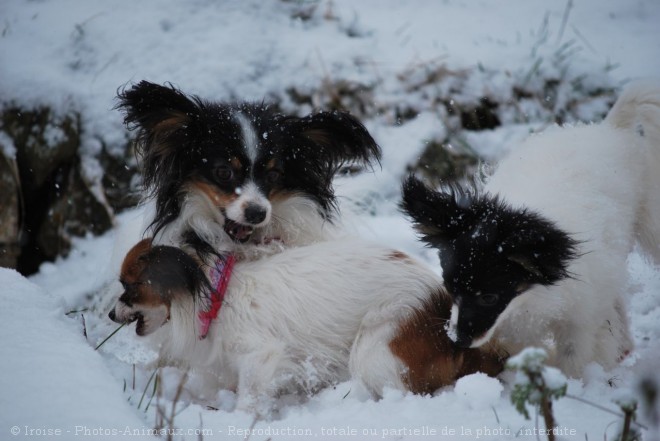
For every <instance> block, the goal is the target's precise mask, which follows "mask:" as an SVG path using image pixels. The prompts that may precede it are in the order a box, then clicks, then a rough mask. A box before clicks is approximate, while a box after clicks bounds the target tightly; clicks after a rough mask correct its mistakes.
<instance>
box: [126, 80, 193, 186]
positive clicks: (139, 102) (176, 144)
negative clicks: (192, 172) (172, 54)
mask: <svg viewBox="0 0 660 441" xmlns="http://www.w3.org/2000/svg"><path fill="white" fill-rule="evenodd" d="M118 99H119V104H118V105H117V108H118V109H119V110H121V111H122V112H123V114H124V122H125V123H126V126H127V127H128V128H129V129H131V130H136V131H137V145H136V149H137V153H138V154H139V155H140V156H141V157H142V167H143V178H144V179H145V184H146V186H147V187H151V186H152V184H155V185H158V182H157V181H158V180H159V179H167V178H172V177H174V176H172V175H173V174H175V173H176V169H177V164H178V162H179V161H178V159H177V157H178V155H180V154H183V152H182V151H181V149H180V147H181V145H184V144H186V141H187V137H188V134H189V131H190V130H191V126H193V125H195V124H196V122H197V121H198V120H199V114H200V109H201V107H202V106H203V104H202V103H201V101H200V100H199V99H197V98H191V97H188V96H186V95H185V94H184V93H182V92H181V91H179V90H177V89H176V88H174V87H173V86H171V85H170V86H161V85H159V84H154V83H150V82H148V81H141V82H139V83H138V84H136V85H134V86H132V87H130V88H128V89H124V90H123V91H120V92H119V93H118Z"/></svg>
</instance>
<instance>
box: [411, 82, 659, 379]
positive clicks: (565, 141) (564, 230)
mask: <svg viewBox="0 0 660 441" xmlns="http://www.w3.org/2000/svg"><path fill="white" fill-rule="evenodd" d="M402 209H403V210H404V211H405V212H406V213H407V214H408V215H409V216H410V217H411V218H412V219H413V221H414V223H415V226H416V228H417V230H418V231H419V233H420V234H421V237H422V240H424V241H425V242H426V243H427V244H428V245H430V246H433V247H436V248H438V249H439V255H440V259H441V265H442V268H443V278H444V283H445V286H446V287H447V289H448V291H449V292H450V293H451V295H452V297H453V302H454V307H453V311H452V326H453V328H452V329H450V334H452V333H455V334H456V335H455V339H456V342H457V344H459V345H460V346H462V347H479V346H480V345H482V344H484V343H485V342H488V341H492V340H495V341H497V342H498V344H501V345H502V346H503V347H504V348H505V349H506V350H507V351H508V352H509V353H510V354H515V353H517V352H518V351H520V350H521V349H522V348H524V347H526V346H540V347H545V348H546V349H548V351H549V352H550V355H551V360H552V361H553V363H554V364H555V365H557V366H558V367H560V368H561V369H562V370H563V371H564V372H565V373H566V374H568V375H571V376H575V377H578V376H580V375H581V374H582V371H583V368H584V367H585V365H586V364H588V363H590V362H593V361H595V362H598V363H600V364H601V365H602V366H604V367H605V368H611V367H613V366H614V365H615V364H616V363H617V361H618V360H620V359H621V358H622V357H624V356H625V355H626V354H628V353H629V352H630V351H631V350H632V347H633V345H632V340H631V337H630V331H629V326H628V314H627V307H626V305H627V299H626V297H625V292H626V290H625V288H626V283H627V270H626V269H627V266H626V259H627V257H628V254H629V253H630V252H631V250H632V248H633V246H634V244H635V243H639V244H640V246H641V247H642V249H644V250H645V251H646V252H648V253H649V254H650V255H651V256H652V257H653V258H655V260H656V261H657V262H660V84H657V83H653V82H649V81H647V82H640V83H637V84H633V85H631V86H629V87H628V88H627V89H626V90H625V91H624V92H623V94H622V95H621V97H620V98H619V99H618V101H617V102H616V104H615V105H614V107H613V108H612V109H611V111H610V112H609V114H608V116H607V118H606V119H605V121H604V122H602V123H601V124H590V125H577V126H573V127H554V128H552V129H549V130H546V131H545V132H543V133H541V134H538V135H533V136H531V137H530V138H528V139H527V140H526V141H525V142H524V143H523V144H522V145H520V146H518V147H517V148H514V149H512V151H511V152H510V153H509V154H508V156H507V157H506V158H504V159H503V160H502V161H501V162H500V163H499V164H498V165H497V168H496V170H495V172H494V173H493V174H492V176H490V178H489V179H487V181H486V182H485V183H484V185H483V186H482V187H481V188H478V189H474V188H466V187H463V188H461V187H460V186H454V187H447V188H445V189H440V190H438V191H435V190H433V189H430V188H428V187H426V186H425V185H424V184H422V183H421V182H420V181H418V180H417V179H415V178H414V177H411V178H409V179H408V180H407V181H405V183H404V185H403V202H402Z"/></svg>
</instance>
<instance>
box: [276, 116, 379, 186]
mask: <svg viewBox="0 0 660 441" xmlns="http://www.w3.org/2000/svg"><path fill="white" fill-rule="evenodd" d="M287 124H288V125H289V127H290V129H292V130H293V131H295V132H296V134H297V135H298V136H301V137H303V138H304V139H306V140H308V141H310V142H311V143H312V144H313V146H314V147H315V148H316V152H315V153H316V155H315V156H316V157H317V158H318V159H319V160H320V161H322V162H323V163H324V164H325V165H326V166H327V167H328V170H329V173H330V174H332V175H334V174H335V173H336V172H337V171H338V170H339V169H340V168H341V167H342V166H343V165H344V164H346V163H349V162H356V163H358V164H360V165H363V166H368V167H370V166H373V165H374V164H375V163H380V158H381V149H380V147H379V146H378V144H377V143H376V141H375V140H374V139H373V138H372V136H371V135H370V134H369V132H368V131H367V129H366V128H365V127H364V125H362V123H361V122H360V121H358V120H357V119H356V118H355V117H353V116H352V115H350V114H349V113H347V112H340V111H334V112H319V113H316V114H313V115H309V116H306V117H304V118H300V119H298V118H296V119H289V120H288V121H287ZM310 153H311V152H310ZM308 157H309V156H308Z"/></svg>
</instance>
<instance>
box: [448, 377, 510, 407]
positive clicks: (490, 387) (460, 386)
mask: <svg viewBox="0 0 660 441" xmlns="http://www.w3.org/2000/svg"><path fill="white" fill-rule="evenodd" d="M502 390H503V387H502V384H501V383H500V382H499V380H497V379H495V378H492V377H489V376H488V375H486V374H482V373H480V372H478V373H476V374H472V375H467V376H465V377H462V378H459V380H458V381H457V382H456V385H455V386H454V393H455V394H456V396H457V397H458V401H459V402H461V403H463V404H464V405H465V406H466V407H467V408H468V409H471V410H482V409H490V408H491V407H493V406H495V405H497V403H498V402H499V401H500V395H501V394H502Z"/></svg>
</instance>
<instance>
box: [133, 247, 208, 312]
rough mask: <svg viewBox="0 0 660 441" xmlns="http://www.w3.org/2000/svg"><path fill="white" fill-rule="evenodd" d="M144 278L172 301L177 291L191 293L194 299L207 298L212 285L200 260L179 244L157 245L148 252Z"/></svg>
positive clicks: (165, 297)
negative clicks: (202, 268)
mask: <svg viewBox="0 0 660 441" xmlns="http://www.w3.org/2000/svg"><path fill="white" fill-rule="evenodd" d="M145 259H146V260H147V264H146V267H145V270H144V273H143V278H144V279H146V280H148V281H149V283H150V284H151V285H152V287H153V289H155V290H156V291H157V292H158V293H159V294H160V296H161V297H162V298H164V299H165V300H168V301H170V300H171V298H172V296H173V295H176V294H177V293H189V294H190V295H192V296H193V297H194V298H195V299H199V298H202V299H204V298H206V297H207V296H208V293H209V292H210V289H211V286H210V283H209V281H208V279H207V278H206V275H205V274H204V272H203V271H202V270H201V268H200V265H199V263H198V262H196V261H195V259H193V258H192V257H190V256H189V255H188V254H186V253H185V252H183V251H182V250H181V249H179V248H175V247H171V246H164V245H159V246H154V247H152V248H151V250H150V251H149V253H148V254H147V255H146V256H145Z"/></svg>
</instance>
